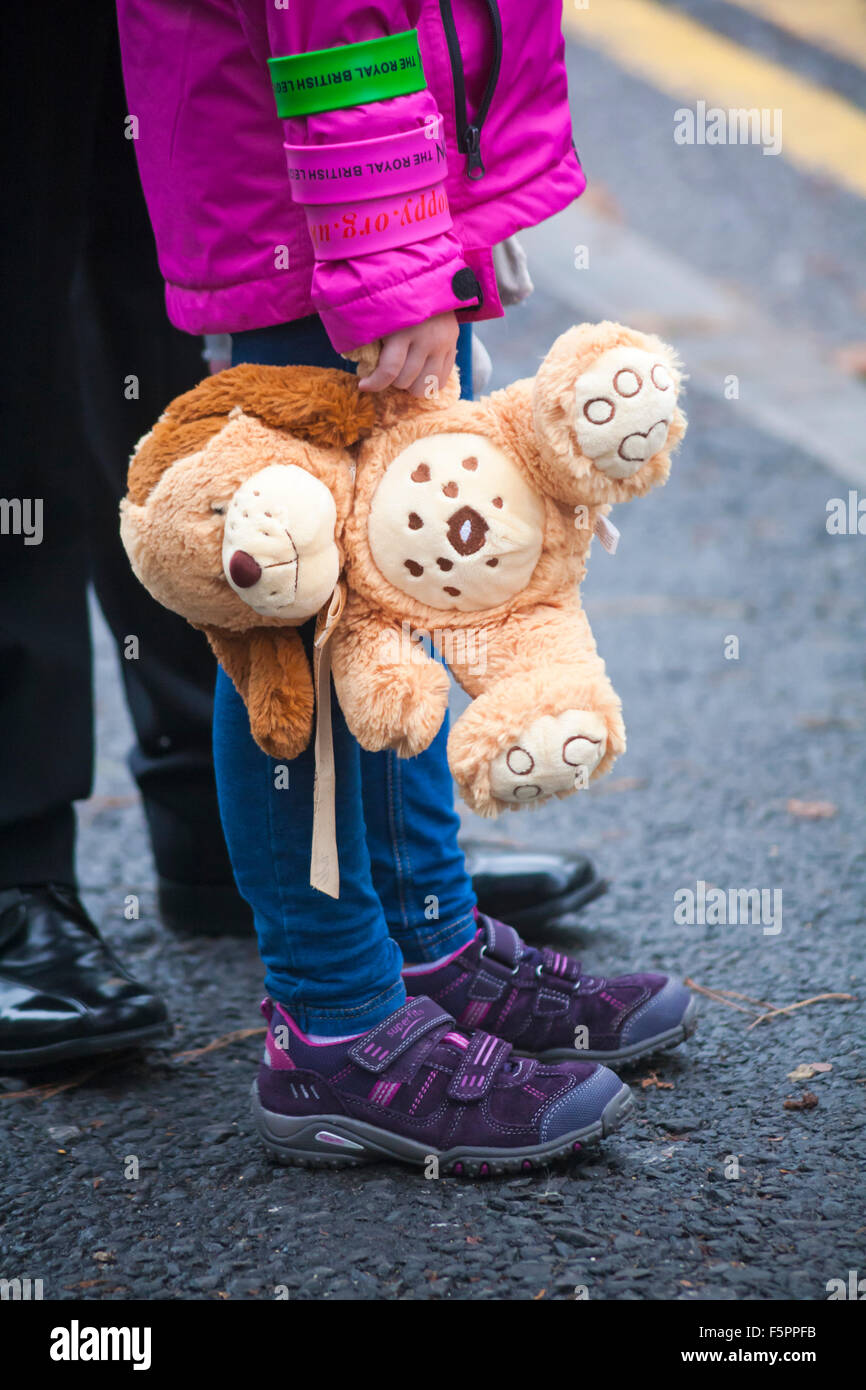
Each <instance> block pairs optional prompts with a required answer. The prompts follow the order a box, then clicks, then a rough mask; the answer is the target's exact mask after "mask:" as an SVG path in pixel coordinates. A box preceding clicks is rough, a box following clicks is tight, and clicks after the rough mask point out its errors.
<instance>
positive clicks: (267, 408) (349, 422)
mask: <svg viewBox="0 0 866 1390" xmlns="http://www.w3.org/2000/svg"><path fill="white" fill-rule="evenodd" d="M238 409H240V410H242V411H243V413H244V414H245V415H255V416H256V417H257V418H258V419H259V420H261V421H262V422H263V424H266V425H270V426H271V427H272V428H273V429H278V430H286V431H287V432H288V433H290V434H297V435H299V436H300V437H301V438H302V439H306V440H308V441H309V442H310V443H311V444H321V445H330V446H337V447H340V446H345V445H349V444H355V443H357V441H358V440H359V439H362V438H363V437H364V436H365V435H368V434H370V433H371V432H372V430H373V428H374V425H375V409H374V406H373V402H372V401H371V400H370V399H369V397H368V396H365V395H364V393H363V392H359V390H358V387H357V383H356V381H355V378H354V376H353V375H352V374H351V373H349V372H342V371H340V370H339V369H338V368H335V367H272V366H262V365H260V364H257V363H243V364H242V365H241V366H239V367H228V368H227V369H226V370H225V371H224V372H217V373H216V374H215V375H214V376H212V377H208V378H207V379H206V380H205V381H203V382H201V384H200V385H199V386H197V387H196V388H195V390H194V391H189V392H187V394H186V395H185V396H179V397H178V399H177V400H176V401H175V402H174V403H173V405H171V406H170V407H169V411H168V413H169V414H170V415H171V416H172V418H173V419H175V420H176V421H178V422H180V423H184V424H185V423H187V422H192V421H200V420H204V419H207V418H208V417H210V416H214V415H222V416H224V417H225V416H228V415H230V414H231V412H232V411H234V410H238Z"/></svg>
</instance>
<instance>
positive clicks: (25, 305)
mask: <svg viewBox="0 0 866 1390" xmlns="http://www.w3.org/2000/svg"><path fill="white" fill-rule="evenodd" d="M55 11H56V12H55ZM37 53H38V55H39V59H38V61H39V65H40V68H41V70H42V71H43V73H45V74H50V75H51V77H50V81H48V82H39V81H34V72H33V64H32V61H31V60H32V59H33V57H34V55H35V54H37ZM101 54H102V36H101V32H100V29H99V26H98V25H97V26H94V29H93V31H91V26H90V25H89V24H87V25H82V24H81V22H80V17H77V16H76V15H75V14H73V12H72V11H71V10H63V9H62V7H60V6H57V7H52V10H51V13H50V14H49V15H46V13H45V12H44V11H42V10H40V9H39V8H38V7H37V8H31V7H29V6H26V5H23V6H22V5H16V6H14V7H13V8H12V9H11V10H10V11H9V13H8V14H7V15H5V16H4V36H3V56H2V74H3V93H4V98H5V101H6V109H7V115H6V129H5V133H4V139H3V141H2V154H0V160H2V165H0V167H2V179H3V187H4V188H5V189H6V191H7V197H9V198H12V199H13V200H14V201H13V202H12V203H11V204H10V205H9V206H8V207H7V212H6V215H5V216H4V217H3V219H2V221H0V256H2V260H3V264H4V267H5V271H4V274H3V276H2V277H0V305H2V311H0V320H2V323H3V332H4V334H5V335H6V353H5V362H4V370H3V375H2V382H0V457H2V460H3V489H2V490H3V498H4V507H5V510H4V512H3V515H2V517H0V528H2V529H0V593H2V608H0V668H2V671H3V680H2V682H0V719H2V725H3V728H4V729H5V730H6V731H7V734H8V736H7V738H6V739H5V741H4V754H3V763H4V767H3V777H2V779H0V887H11V886H12V885H17V884H21V883H35V882H42V881H45V880H47V879H55V880H58V881H61V882H65V883H72V882H73V880H74V876H75V870H74V840H75V819H74V813H73V810H72V802H73V801H74V800H77V799H78V798H80V797H85V796H87V795H88V793H89V790H90V778H91V766H92V752H93V750H92V736H91V701H90V647H89V640H90V639H89V632H88V622H87V599H86V585H87V546H86V540H85V527H84V507H83V497H82V493H83V487H82V470H81V456H82V451H83V437H82V431H81V422H80V415H79V411H78V405H77V400H76V391H75V383H74V372H73V371H72V370H71V356H70V350H69V348H70V344H69V338H68V333H67V329H68V316H67V306H68V299H69V286H70V282H71V279H72V273H73V268H74V264H75V259H76V255H77V252H78V248H79V245H80V239H81V223H82V211H83V209H82V199H83V188H84V185H85V179H86V172H87V153H86V152H87V148H88V144H89V140H90V137H91V132H92V127H93V119H94V111H93V107H92V100H91V93H92V92H93V91H94V90H95V89H96V87H97V85H98V80H99V75H100V71H101V60H102V58H101ZM43 64H44V67H43V66H42V65H43ZM28 519H29V529H30V530H31V534H30V536H29V537H28V536H27V535H26V534H24V530H25V528H27V527H28ZM28 542H32V543H28Z"/></svg>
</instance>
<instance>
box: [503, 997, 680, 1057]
mask: <svg viewBox="0 0 866 1390" xmlns="http://www.w3.org/2000/svg"><path fill="white" fill-rule="evenodd" d="M697 1026H698V1001H697V999H696V998H694V997H693V998H692V999H691V1000H690V1001H689V1005H688V1008H687V1009H686V1011H685V1013H684V1014H683V1016H682V1020H681V1021H680V1022H679V1023H678V1024H677V1026H676V1028H668V1029H667V1031H666V1032H664V1033H656V1035H655V1037H653V1038H644V1039H643V1040H642V1041H641V1042H638V1043H632V1044H631V1046H630V1047H620V1048H617V1049H616V1051H611V1052H589V1051H587V1050H586V1049H585V1048H582V1047H553V1048H551V1049H550V1050H549V1051H548V1052H521V1051H520V1050H519V1049H518V1048H515V1049H514V1055H515V1057H535V1058H536V1059H537V1060H538V1061H539V1062H573V1061H574V1060H575V1058H578V1059H579V1060H580V1061H581V1062H584V1061H586V1062H604V1063H605V1065H606V1066H610V1067H613V1066H614V1063H617V1062H618V1063H620V1064H621V1063H623V1062H638V1061H640V1059H641V1058H642V1057H650V1056H651V1055H652V1054H653V1053H655V1052H670V1051H672V1049H673V1048H675V1047H679V1046H680V1044H681V1043H684V1042H685V1041H686V1039H687V1038H690V1037H691V1036H692V1034H693V1033H694V1031H695V1029H696V1028H697Z"/></svg>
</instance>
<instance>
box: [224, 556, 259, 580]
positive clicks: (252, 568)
mask: <svg viewBox="0 0 866 1390" xmlns="http://www.w3.org/2000/svg"><path fill="white" fill-rule="evenodd" d="M229 576H230V578H231V581H232V583H233V584H234V585H235V587H236V588H238V589H251V588H252V586H253V584H258V582H259V580H260V579H261V577H262V567H261V565H260V564H259V563H258V561H257V560H254V559H253V557H252V555H248V554H247V552H246V551H245V550H236V551H235V553H234V555H233V556H232V557H231V559H230V560H229Z"/></svg>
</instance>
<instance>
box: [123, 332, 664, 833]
mask: <svg viewBox="0 0 866 1390" xmlns="http://www.w3.org/2000/svg"><path fill="white" fill-rule="evenodd" d="M679 380H680V378H679V371H678V366H677V362H676V359H675V357H674V355H673V353H672V352H671V350H670V348H668V347H666V346H665V345H664V344H663V343H661V342H659V341H658V339H655V338H652V337H647V336H644V335H642V334H640V333H635V332H633V331H631V330H629V329H626V328H622V327H620V326H619V325H617V324H608V323H604V324H599V325H597V326H588V325H583V326H581V327H579V328H573V329H570V330H569V331H568V332H567V333H565V334H563V335H562V337H561V338H559V339H558V340H557V341H556V343H555V344H554V346H553V347H552V349H551V350H550V352H549V353H548V355H547V357H546V358H545V361H544V362H543V364H542V366H541V368H540V370H539V372H538V374H537V375H536V377H535V378H534V379H531V380H526V381H520V382H517V383H515V384H514V385H513V386H510V387H509V388H508V389H507V390H505V391H499V392H496V393H494V394H493V395H491V396H489V397H487V398H484V399H482V400H479V401H477V402H465V401H460V400H459V391H458V383H457V377H456V373H455V374H454V375H453V376H452V378H451V380H450V381H449V383H448V385H447V387H446V389H445V390H444V391H443V392H441V393H440V394H439V395H438V396H435V397H433V398H432V399H429V400H426V399H422V400H417V399H415V398H413V397H410V396H408V395H407V394H406V393H405V392H402V391H396V390H393V389H392V390H389V391H386V392H383V393H382V394H381V395H379V396H377V397H375V398H374V397H372V396H370V395H365V394H364V393H361V392H359V391H358V390H357V386H356V383H355V380H354V378H353V377H352V376H350V375H348V374H346V373H342V372H339V371H334V370H329V369H323V368H312V367H262V366H242V367H234V368H231V369H229V370H227V371H224V372H221V373H219V374H218V375H216V376H213V377H210V378H208V379H207V380H206V381H204V382H202V383H201V385H200V386H198V387H196V388H195V390H194V391H191V392H188V393H187V394H186V395H184V396H181V397H179V398H178V399H177V400H176V401H174V402H173V403H172V404H171V405H170V406H169V407H168V409H167V411H166V413H165V415H164V416H163V417H162V419H161V420H160V421H159V422H158V423H157V425H156V426H155V427H154V429H153V431H152V432H151V434H149V435H147V436H146V437H145V439H143V440H142V441H141V443H140V445H139V447H138V449H137V450H136V453H135V455H134V457H133V460H132V464H131V467H130V475H129V495H128V498H127V500H126V501H125V502H124V504H123V507H122V524H121V531H122V536H123V541H124V544H125V546H126V549H127V552H128V554H129V556H130V560H131V561H132V565H133V568H134V569H135V571H136V573H137V574H138V576H139V578H140V579H141V580H142V582H143V583H144V584H145V585H146V586H147V588H148V589H149V590H150V591H151V593H152V594H154V596H155V597H156V598H157V599H158V600H159V601H160V602H162V603H164V604H165V605H166V606H167V607H169V608H172V609H174V611H176V612H178V613H180V614H182V615H183V616H184V617H186V618H187V619H188V620H189V621H190V622H192V623H193V624H194V625H195V626H197V627H200V628H201V629H202V630H203V631H204V632H205V633H206V635H207V637H208V639H209V641H210V642H211V645H212V647H213V649H214V651H215V653H216V655H217V657H218V659H219V661H220V662H221V663H222V665H223V666H224V668H225V670H226V671H227V673H228V675H229V676H230V677H231V679H232V680H233V681H234V683H235V685H236V686H237V688H238V690H239V692H240V693H241V695H242V697H243V698H244V700H245V702H246V704H247V708H248V710H249V715H250V727H251V730H252V734H253V737H254V738H255V739H256V741H257V742H258V743H259V744H260V746H261V747H262V748H263V749H264V750H265V751H266V752H267V753H269V754H271V755H273V756H275V757H280V758H292V757H295V756H296V755H297V754H298V753H299V752H300V751H301V749H302V748H304V747H305V746H306V744H307V743H308V741H309V739H310V735H311V728H312V718H313V709H314V692H313V683H312V679H311V673H310V669H309V664H308V661H307V658H306V655H305V652H304V649H303V646H302V644H301V641H300V637H299V635H298V632H297V628H298V626H299V625H300V624H302V623H304V622H305V621H306V620H307V619H309V618H311V617H313V616H314V615H316V614H318V615H319V625H320V629H321V628H322V625H323V622H324V618H325V613H326V610H329V611H330V615H331V620H333V618H334V616H335V612H336V606H335V605H334V603H333V602H332V595H334V594H335V592H336V593H337V594H339V587H338V576H339V575H340V573H341V572H343V573H344V574H345V579H346V581H347V583H348V598H347V601H346V606H345V611H344V612H343V614H342V617H341V618H340V619H339V621H338V622H337V623H336V627H335V628H334V630H333V636H332V638H331V647H332V655H333V667H334V679H335V684H336V689H337V693H338V696H339V698H340V702H341V705H342V707H343V710H344V713H345V716H346V719H347V722H348V724H349V727H350V728H351V730H352V732H353V733H354V734H355V736H356V737H357V739H358V740H359V742H360V743H361V744H362V745H363V746H364V747H365V748H368V749H374V750H377V749H383V748H395V749H397V751H398V752H399V753H401V754H403V755H406V756H411V755H413V754H415V753H418V752H420V751H421V750H422V749H424V748H426V747H427V746H428V745H429V743H430V742H431V741H432V739H433V738H434V736H435V734H436V732H437V730H438V729H439V727H440V726H441V723H442V719H443V717H444V713H445V709H446V705H447V699H448V677H447V675H446V673H445V671H444V670H443V668H442V666H441V665H440V664H439V663H438V662H436V661H434V660H431V658H430V657H429V656H427V655H426V653H425V651H424V649H423V646H422V645H421V644H420V643H419V641H418V636H419V633H420V634H423V633H428V634H430V635H431V638H432V640H433V642H434V644H435V645H436V646H437V647H438V648H439V649H440V651H441V652H442V655H443V656H444V657H445V659H446V661H447V663H448V665H449V666H450V668H451V670H452V671H453V673H454V675H455V677H456V678H457V680H458V681H459V682H460V684H461V685H462V686H463V687H464V689H465V690H466V691H467V692H468V693H469V694H470V695H471V696H472V697H473V701H472V704H471V705H470V706H469V708H468V709H467V710H466V711H465V713H464V714H463V715H461V717H460V718H459V719H458V720H457V722H456V723H455V725H454V728H453V730H452V732H451V737H450V741H449V749H448V751H449V760H450V764H451V768H452V771H453V773H454V776H455V778H456V781H457V784H458V786H459V788H460V791H461V793H462V795H463V796H464V798H465V799H466V801H467V802H468V804H469V805H470V806H472V807H473V808H474V809H475V810H476V811H478V812H480V813H481V814H482V815H495V814H496V813H497V812H498V811H500V810H502V809H505V808H512V809H513V808H515V807H518V806H520V805H523V804H538V803H540V802H541V801H543V800H544V799H546V798H547V797H549V796H552V795H556V796H564V795H567V794H568V793H569V792H571V791H574V790H576V789H577V788H579V787H580V786H583V785H585V784H586V782H587V781H588V780H589V778H590V777H597V776H599V775H601V773H603V772H604V771H606V770H607V768H608V767H609V766H610V765H611V763H612V762H613V760H614V758H615V757H616V756H617V755H618V754H619V753H620V752H622V750H623V748H624V747H625V733H624V728H623V723H622V716H621V711H620V702H619V699H618V697H617V695H616V693H615V692H614V690H613V689H612V687H611V685H610V682H609V681H608V679H607V676H606V674H605V669H604V663H603V661H602V660H601V658H600V657H599V656H598V654H597V652H596V648H595V642H594V640H593V637H592V633H591V632H590V629H589V625H588V623H587V620H586V617H585V615H584V613H583V609H582V607H581V604H580V597H579V589H578V586H579V583H580V580H581V579H582V577H583V574H584V571H585V567H586V558H587V554H588V551H589V546H590V542H591V539H592V535H593V532H594V531H595V530H596V529H598V528H599V527H600V526H603V525H604V520H603V519H604V516H605V515H606V513H607V511H608V510H609V505H610V503H613V502H620V501H625V500H627V499H628V498H630V497H636V496H639V495H641V494H642V493H644V492H646V491H648V490H649V488H651V487H652V486H654V485H656V484H659V483H662V482H664V480H665V479H666V477H667V475H668V471H669V468H670V451H671V449H672V448H673V447H674V446H675V445H676V444H677V443H678V442H679V440H680V439H681V438H682V435H683V433H684V430H685V422H684V420H683V417H682V414H681V413H680V411H679V409H678V407H677V391H678V386H679ZM353 467H356V473H355V477H354V481H353ZM328 630H329V631H330V623H329V626H328ZM320 636H321V631H320Z"/></svg>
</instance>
